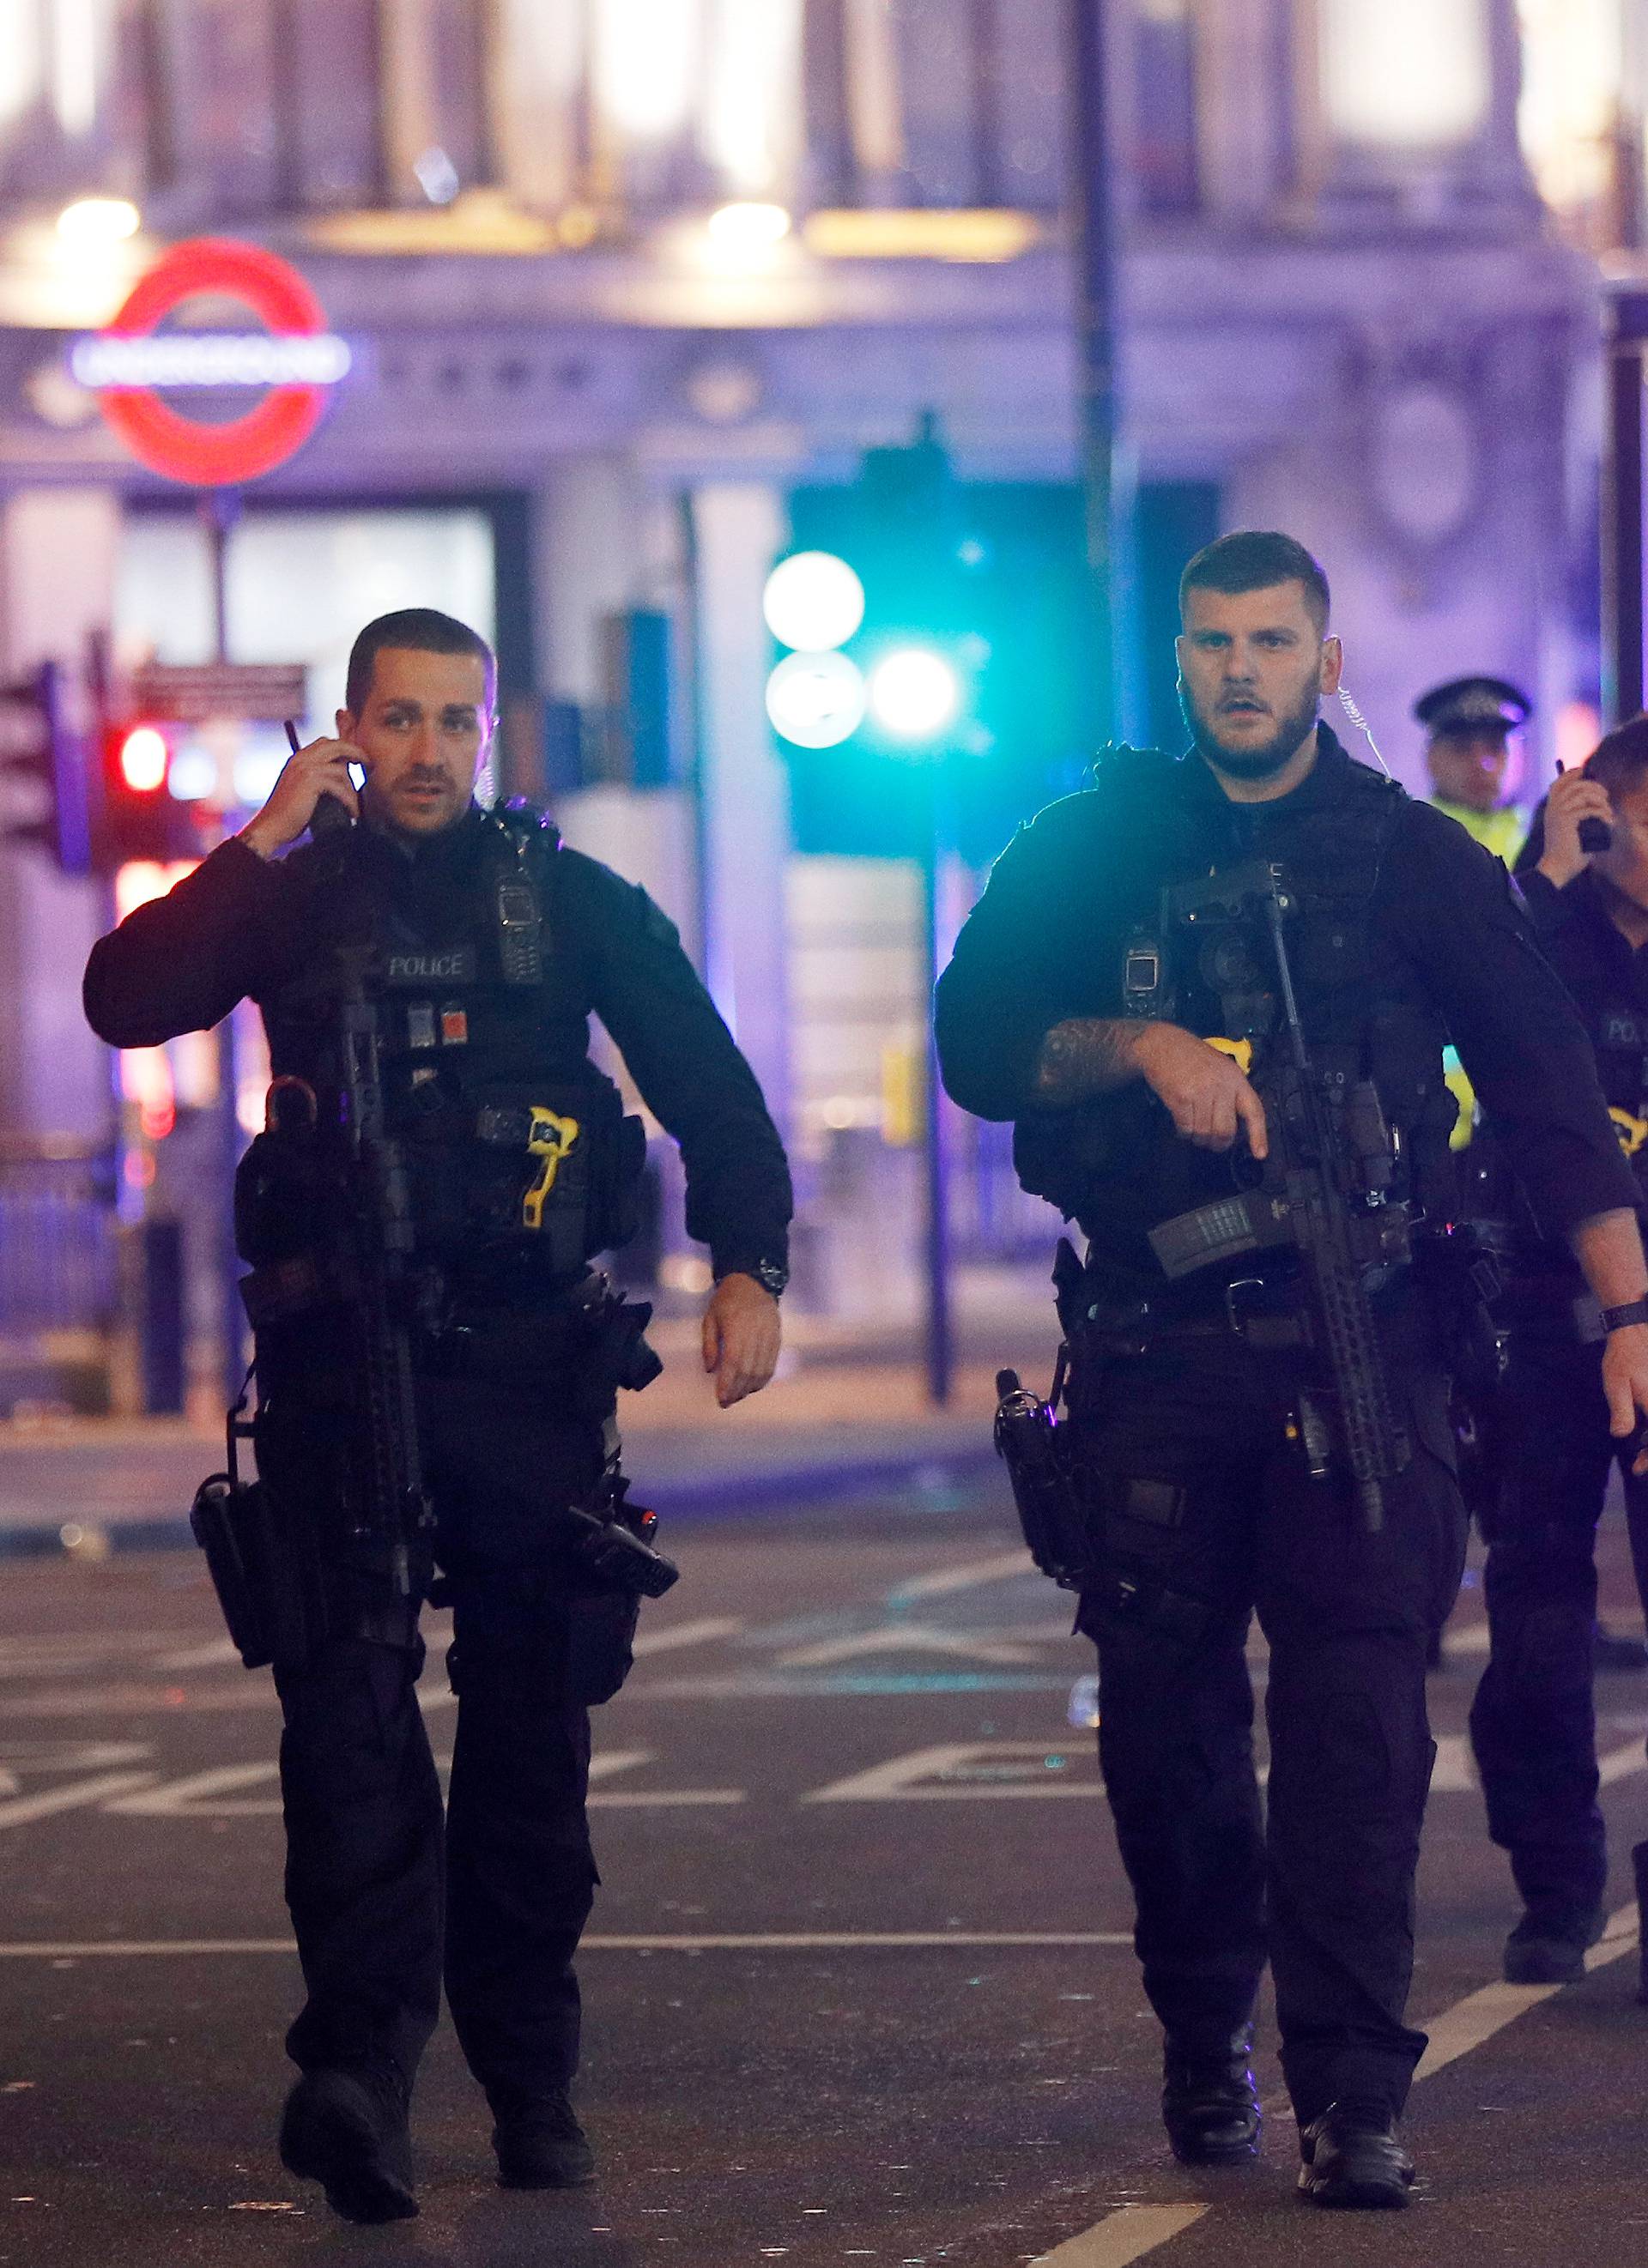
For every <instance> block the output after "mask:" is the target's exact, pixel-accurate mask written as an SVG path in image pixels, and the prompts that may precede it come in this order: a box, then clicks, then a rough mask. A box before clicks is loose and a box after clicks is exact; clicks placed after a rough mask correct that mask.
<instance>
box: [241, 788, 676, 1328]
mask: <svg viewBox="0 0 1648 2268" xmlns="http://www.w3.org/2000/svg"><path fill="white" fill-rule="evenodd" d="M479 824H480V826H481V828H483V829H484V836H483V842H482V848H481V854H480V856H479V858H478V859H477V860H475V861H474V862H473V863H472V864H471V865H467V866H466V867H465V869H464V870H463V871H462V873H460V874H453V875H450V876H440V875H439V874H436V875H433V876H432V881H431V887H430V890H429V893H428V902H424V901H423V900H422V899H420V901H419V903H418V921H417V924H416V925H415V926H414V924H413V923H412V922H411V921H410V918H409V917H407V916H406V915H405V914H404V913H403V912H402V911H401V910H400V909H399V908H398V907H397V906H396V903H395V892H393V891H390V892H389V893H388V895H387V902H386V901H384V900H383V899H381V897H380V896H379V895H378V894H374V893H373V892H372V891H371V890H369V889H366V888H363V887H360V884H359V879H358V875H357V873H355V872H354V871H353V869H352V861H353V858H355V856H356V855H358V854H357V853H356V850H355V845H354V841H353V838H352V836H345V837H343V838H341V840H340V842H339V844H338V849H337V853H336V857H337V865H336V870H335V872H333V873H329V874H327V875H325V876H323V877H322V878H321V881H320V883H319V886H318V887H317V889H316V892H315V901H314V902H315V912H316V920H317V925H318V928H319V930H320V932H321V933H320V934H319V935H318V936H317V939H316V948H315V951H314V954H313V956H312V958H311V960H310V962H309V966H308V969H307V972H306V975H305V976H304V977H303V978H302V979H301V980H299V982H297V983H293V984H292V985H289V986H288V987H287V988H285V990H283V991H282V992H280V993H279V994H277V996H276V997H275V998H272V999H270V1000H269V1001H267V1002H266V1003H265V1004H264V1020H265V1024H266V1026H267V1028H268V1031H269V1035H270V1059H271V1067H272V1069H273V1071H275V1073H276V1075H277V1077H279V1076H281V1075H286V1076H292V1077H296V1078H299V1079H304V1080H307V1081H308V1082H309V1083H310V1084H311V1085H313V1086H314V1088H315V1091H316V1094H317V1097H318V1098H319V1102H320V1112H321V1126H322V1128H324V1126H325V1125H326V1124H327V1123H329V1113H331V1112H335V1111H336V1107H337V1103H336V1098H337V1093H338V1076H337V1065H336V1030H335V1026H336V990H335V980H334V978H333V976H332V970H333V968H335V966H336V948H337V947H339V946H351V945H356V946H358V945H361V944H370V945H371V946H372V947H373V964H372V975H371V978H370V990H371V993H372V996H373V998H374V1000H375V1001H376V1003H377V1008H378V1027H379V1040H380V1059H381V1077H382V1083H383V1092H384V1107H385V1114H386V1120H387V1127H386V1130H387V1132H388V1134H389V1135H390V1136H391V1137H392V1138H397V1139H398V1140H399V1142H400V1143H401V1145H402V1151H403V1159H404V1162H405V1167H406V1171H407V1175H408V1180H409V1184H410V1215H411V1219H412V1221H413V1224H414V1228H415V1233H416V1238H417V1256H418V1260H419V1261H420V1262H424V1263H430V1264H432V1265H433V1266H434V1267H436V1268H438V1269H439V1270H440V1273H441V1275H442V1277H443V1278H444V1279H445V1280H446V1282H447V1285H448V1287H449V1288H450V1290H451V1291H452V1292H454V1294H455V1295H457V1296H458V1297H459V1298H461V1299H467V1298H473V1299H479V1300H488V1299H501V1300H511V1299H512V1298H514V1297H515V1296H517V1295H519V1296H521V1297H526V1298H534V1297H536V1296H539V1295H541V1293H542V1292H543V1290H544V1289H545V1288H552V1287H554V1286H556V1285H570V1284H572V1283H574V1282H576V1281H577V1280H578V1278H580V1276H581V1274H582V1273H583V1270H584V1268H585V1265H586V1263H588V1260H589V1259H590V1258H591V1257H592V1256H593V1255H595V1253H597V1252H602V1251H606V1250H610V1249H612V1248H616V1247H617V1246H618V1245H620V1244H623V1243H624V1242H625V1241H627V1239H628V1238H629V1237H630V1236H632V1234H633V1233H634V1232H635V1228H636V1226H637V1215H636V1211H635V1189H636V1186H637V1183H638V1182H639V1176H640V1172H641V1167H642V1166H643V1164H644V1162H645V1157H646V1138H645V1133H644V1130H643V1128H642V1126H641V1123H640V1121H639V1119H637V1118H632V1117H625V1116H624V1107H623V1102H622V1100H621V1098H620V1096H619V1094H618V1090H617V1087H616V1086H614V1085H613V1083H612V1081H611V1080H610V1079H608V1078H606V1077H605V1076H604V1074H603V1073H602V1072H601V1071H598V1070H596V1069H595V1065H594V1064H591V1063H590V1062H589V1060H588V1052H587V1027H586V1024H585V1019H584V1015H583V1012H582V1007H581V1004H580V1001H579V999H578V998H577V997H576V995H575V993H574V992H573V989H572V986H571V983H570V982H569V980H568V978H567V976H566V975H565V969H564V965H563V962H562V960H561V957H560V956H559V955H558V952H557V940H556V935H555V905H556V890H555V869H556V856H557V852H558V849H559V841H560V838H559V836H558V834H557V832H556V830H555V828H553V827H552V826H551V825H550V824H549V822H547V821H544V820H543V819H542V818H541V817H540V815H539V814H537V813H536V812H534V811H532V810H530V809H529V808H528V807H527V806H510V807H508V808H506V809H504V810H501V811H499V812H494V813H491V814H487V815H486V816H485V817H484V819H483V820H482V821H480V822H479ZM373 849H374V852H375V854H376V855H379V856H383V855H395V854H393V853H386V852H385V851H384V850H383V848H382V846H373ZM363 914H364V915H365V917H366V920H365V923H364V924H363V919H362V917H363ZM363 926H365V927H366V928H367V931H368V933H367V934H366V935H363V934H362V933H361V931H362V928H363ZM259 1148H260V1145H259V1144H257V1143H255V1144H254V1145H253V1148H252V1151H251V1152H248V1158H247V1160H246V1162H245V1165H244V1167H243V1168H242V1175H243V1181H244V1182H245V1183H246V1186H245V1188H244V1189H243V1191H242V1204H241V1207H240V1211H241V1217H242V1225H241V1241H242V1253H243V1256H244V1257H245V1258H246V1259H248V1261H251V1262H253V1263H254V1264H258V1263H262V1262H264V1261H266V1260H267V1259H269V1258H272V1257H274V1256H276V1252H275V1248H277V1247H280V1246H283V1245H286V1244H289V1243H290V1241H291V1240H292V1237H293V1235H294V1234H302V1233H305V1232H306V1231H307V1233H309V1234H311V1235H312V1234H313V1216H311V1217H310V1219H307V1220H306V1221H302V1222H300V1221H299V1220H298V1219H293V1218H292V1217H291V1213H292V1207H291V1205H290V1204H289V1202H288V1200H289V1197H290V1196H291V1195H293V1194H296V1193H295V1192H287V1191H284V1190H283V1189H282V1188H281V1187H280V1186H279V1185H278V1176H277V1175H271V1174H270V1171H269V1170H268V1168H269V1167H270V1166H273V1165H275V1164H276V1163H277V1162H278V1161H277V1160H265V1161H264V1162H263V1165H262V1167H260V1162H259V1160H258V1154H257V1153H258V1151H259Z"/></svg>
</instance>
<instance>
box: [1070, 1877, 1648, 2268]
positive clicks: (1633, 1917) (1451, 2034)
mask: <svg viewBox="0 0 1648 2268" xmlns="http://www.w3.org/2000/svg"><path fill="white" fill-rule="evenodd" d="M1636 1945H1637V1908H1636V1906H1635V1905H1629V1906H1621V1907H1620V1908H1619V1910H1618V1911H1617V1912H1615V1914H1613V1915H1612V1916H1610V1918H1609V1920H1608V1926H1607V1929H1606V1930H1605V1931H1604V1933H1603V1934H1602V1937H1601V1939H1600V1941H1599V1942H1598V1943H1597V1944H1595V1945H1593V1947H1592V1948H1591V1949H1590V1951H1589V1952H1588V1953H1587V1954H1586V1955H1585V1969H1586V1970H1587V1972H1589V1971H1591V1970H1596V1969H1605V1968H1606V1967H1607V1964H1608V1963H1609V1962H1611V1961H1619V1960H1622V1959H1623V1957H1624V1956H1625V1955H1626V1954H1628V1953H1630V1952H1631V1951H1632V1950H1633V1949H1634V1948H1635V1947H1636ZM1562 1990H1563V1987H1562V1986H1561V1985H1506V1984H1504V1983H1498V1984H1494V1985H1483V1986H1482V1990H1481V1991H1480V1992H1468V1993H1467V1995H1466V1997H1465V1998H1464V1999H1462V2000H1456V2001H1455V2002H1454V2004H1453V2006H1452V2007H1451V2008H1445V2009H1444V2010H1443V2012H1442V2014H1440V2015H1439V2016H1433V2017H1432V2018H1431V2019H1430V2023H1429V2025H1428V2027H1427V2029H1428V2030H1429V2032H1430V2046H1429V2047H1428V2048H1427V2049H1426V2050H1425V2052H1424V2054H1423V2057H1422V2058H1421V2059H1420V2063H1419V2067H1418V2069H1417V2070H1416V2071H1415V2073H1414V2084H1415V2086H1417V2085H1418V2083H1419V2081H1420V2080H1422V2079H1431V2078H1434V2077H1435V2075H1436V2073H1437V2072H1439V2071H1445V2070H1446V2068H1447V2066H1449V2064H1451V2063H1456V2062H1457V2061H1458V2060H1459V2058H1460V2057H1461V2056H1465V2055H1469V2054H1470V2053H1471V2052H1472V2051H1473V2050H1474V2049H1475V2048H1479V2047H1481V2046H1482V2045H1483V2044H1484V2043H1485V2042H1487V2041H1489V2040H1490V2039H1492V2038H1493V2036H1494V2035H1495V2033H1496V2032H1501V2031H1503V2030H1504V2028H1505V2026H1506V2025H1507V2024H1512V2023H1514V2022H1515V2021H1516V2020H1517V2018H1518V2017H1519V2016H1521V2015H1526V2013H1527V2011H1528V2010H1529V2009H1530V2008H1537V2007H1539V2005H1540V2003H1541V2001H1542V2000H1549V1999H1554V1998H1555V1997H1556V1994H1557V1993H1558V1992H1561V1991H1562ZM1207 2210H1208V2208H1207V2206H1205V2205H1126V2206H1124V2207H1123V2208H1122V2211H1121V2212H1120V2213H1110V2214H1107V2215H1106V2217H1105V2219H1104V2220H1101V2221H1097V2222H1096V2223H1095V2224H1094V2226H1093V2227H1092V2228H1090V2229H1086V2230H1084V2231H1083V2234H1082V2235H1080V2236H1073V2237H1071V2238H1070V2240H1069V2242H1068V2243H1065V2244H1060V2245H1059V2246H1057V2247H1055V2249H1054V2250H1053V2251H1051V2252H1046V2253H1044V2254H1043V2255H1042V2256H1041V2258H1040V2260H1039V2261H1038V2262H1036V2263H1034V2264H1032V2268H1120V2264H1121V2263H1124V2262H1127V2261H1132V2260H1139V2259H1142V2257H1144V2255H1145V2254H1146V2253H1147V2252H1153V2251H1155V2250H1157V2248H1158V2247H1159V2246H1161V2245H1164V2244H1167V2243H1170V2242H1171V2241H1172V2239H1173V2238H1174V2237H1175V2236H1177V2235H1179V2233H1180V2231H1181V2230H1182V2229H1185V2228H1189V2226H1190V2221H1189V2220H1179V2221H1177V2222H1173V2223H1171V2225H1169V2224H1167V2223H1165V2222H1164V2224H1163V2226H1162V2227H1161V2228H1160V2229H1159V2230H1158V2232H1157V2234H1155V2235H1148V2236H1146V2238H1145V2241H1144V2242H1141V2243H1137V2244H1135V2245H1134V2248H1133V2250H1131V2251H1125V2250H1124V2251H1116V2252H1107V2251H1105V2250H1102V2249H1100V2250H1092V2251H1086V2250H1082V2249H1081V2248H1082V2247H1083V2246H1084V2245H1087V2244H1089V2243H1090V2242H1093V2243H1097V2242H1100V2240H1102V2239H1103V2238H1104V2235H1105V2231H1106V2230H1107V2229H1113V2228H1115V2227H1116V2225H1117V2223H1118V2222H1120V2221H1123V2220H1126V2218H1127V2214H1129V2213H1137V2214H1139V2215H1140V2216H1141V2219H1142V2217H1143V2216H1144V2215H1145V2214H1147V2213H1163V2214H1169V2215H1171V2214H1173V2213H1188V2214H1189V2215H1190V2216H1191V2217H1192V2218H1193V2219H1196V2218H1200V2216H1201V2214H1202V2213H1205V2212H1206V2211H1207ZM1140 2234H1141V2235H1143V2234H1144V2232H1143V2231H1142V2229H1141V2231H1140ZM1117 2241H1118V2242H1127V2235H1126V2234H1124V2235H1120V2236H1119V2238H1118V2240H1117Z"/></svg>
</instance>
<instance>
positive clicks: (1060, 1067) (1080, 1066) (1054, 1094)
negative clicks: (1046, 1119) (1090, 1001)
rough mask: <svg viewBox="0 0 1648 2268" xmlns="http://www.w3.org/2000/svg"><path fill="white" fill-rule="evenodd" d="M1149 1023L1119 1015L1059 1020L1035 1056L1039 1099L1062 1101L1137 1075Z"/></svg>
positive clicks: (1099, 1091) (1106, 1091) (1077, 1098)
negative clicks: (1140, 1047)
mask: <svg viewBox="0 0 1648 2268" xmlns="http://www.w3.org/2000/svg"><path fill="white" fill-rule="evenodd" d="M1148 1030H1149V1026H1148V1025H1147V1024H1142V1023H1124V1022H1122V1021H1121V1020H1120V1019H1119V1018H1115V1017H1098V1016H1082V1017H1074V1018H1072V1019H1071V1020H1070V1021H1069V1022H1068V1023H1064V1024H1055V1025H1054V1026H1053V1029H1052V1031H1050V1032H1049V1033H1048V1035H1047V1036H1046V1039H1045V1040H1044V1041H1043V1042H1042V1043H1041V1053H1040V1055H1039V1056H1038V1057H1037V1059H1036V1100H1037V1101H1038V1102H1045V1103H1051V1104H1053V1105H1058V1104H1061V1103H1069V1102H1080V1101H1082V1099H1083V1096H1084V1095H1089V1094H1109V1093H1110V1091H1111V1089H1112V1087H1118V1086H1126V1085H1127V1081H1128V1080H1129V1079H1134V1078H1136V1077H1137V1075H1138V1070H1139V1064H1138V1047H1139V1041H1140V1039H1141V1037H1142V1035H1143V1034H1144V1033H1145V1032H1146V1031H1148Z"/></svg>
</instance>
